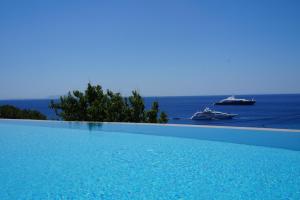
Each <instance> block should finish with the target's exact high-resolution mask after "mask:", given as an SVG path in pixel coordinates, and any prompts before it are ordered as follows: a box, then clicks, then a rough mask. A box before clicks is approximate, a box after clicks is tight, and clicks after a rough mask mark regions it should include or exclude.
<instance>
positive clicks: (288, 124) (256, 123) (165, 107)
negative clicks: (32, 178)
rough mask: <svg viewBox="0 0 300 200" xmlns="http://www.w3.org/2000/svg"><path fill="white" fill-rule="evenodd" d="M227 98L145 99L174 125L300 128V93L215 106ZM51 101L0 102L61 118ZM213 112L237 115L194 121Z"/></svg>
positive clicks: (258, 96) (54, 118)
mask: <svg viewBox="0 0 300 200" xmlns="http://www.w3.org/2000/svg"><path fill="white" fill-rule="evenodd" d="M226 97H228V96H179V97H145V98H144V100H145V104H146V108H150V106H151V103H152V102H153V101H158V102H159V105H160V110H162V111H165V112H166V113H167V114H168V117H169V122H168V123H172V124H195V125H216V126H239V127H264V128H286V129H300V94H274V95H240V96H236V97H237V98H246V99H252V98H254V99H255V100H256V104H255V105H252V106H228V105H227V106H221V105H218V106H217V105H214V103H215V102H217V101H220V100H222V99H224V98H226ZM49 103H50V99H26V100H0V105H5V104H9V105H14V106H16V107H18V108H22V109H34V110H38V111H40V112H41V113H43V114H45V115H46V116H47V118H48V119H49V120H57V119H59V118H58V117H57V116H56V115H55V113H54V111H53V110H51V109H50V108H49ZM206 107H209V108H210V109H213V110H216V111H221V112H226V113H232V114H238V116H237V117H235V118H233V119H227V120H198V121H195V120H191V119H190V117H191V116H192V115H193V114H194V113H195V112H197V111H201V110H203V109H205V108H206Z"/></svg>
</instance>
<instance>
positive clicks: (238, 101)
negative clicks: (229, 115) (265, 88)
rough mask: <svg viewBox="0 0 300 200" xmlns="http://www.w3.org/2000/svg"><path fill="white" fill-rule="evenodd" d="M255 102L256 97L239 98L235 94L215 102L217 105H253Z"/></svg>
mask: <svg viewBox="0 0 300 200" xmlns="http://www.w3.org/2000/svg"><path fill="white" fill-rule="evenodd" d="M255 102H256V101H255V100H254V99H251V100H248V99H237V98H235V97H234V96H231V97H228V98H226V99H223V100H221V101H219V102H217V103H215V105H253V104H255Z"/></svg>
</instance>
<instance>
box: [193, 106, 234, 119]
mask: <svg viewBox="0 0 300 200" xmlns="http://www.w3.org/2000/svg"><path fill="white" fill-rule="evenodd" d="M235 116H237V114H229V113H223V112H218V111H214V110H211V109H209V108H205V109H204V110H203V111H202V112H196V113H195V114H194V115H193V116H192V117H191V119H192V120H208V119H209V120H212V119H232V118H233V117H235Z"/></svg>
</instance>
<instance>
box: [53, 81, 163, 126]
mask: <svg viewBox="0 0 300 200" xmlns="http://www.w3.org/2000/svg"><path fill="white" fill-rule="evenodd" d="M50 108H51V109H54V111H55V113H56V115H58V116H59V117H61V118H62V119H63V120H66V121H99V122H104V121H107V122H146V123H158V122H159V123H167V122H168V117H167V115H166V114H165V113H164V112H161V114H160V118H158V114H159V105H158V102H153V105H152V108H151V109H150V110H148V111H147V110H145V104H144V100H143V98H142V97H141V95H140V94H139V93H138V92H137V91H132V94H131V96H129V97H128V98H125V97H122V95H121V94H120V93H114V92H112V91H110V90H107V91H106V92H104V91H103V89H102V87H101V86H100V85H96V86H93V85H91V84H90V83H89V84H88V86H87V89H86V90H85V91H84V92H81V91H78V90H75V91H73V92H69V93H68V95H65V96H61V97H60V99H59V101H58V102H54V101H53V100H52V101H51V103H50Z"/></svg>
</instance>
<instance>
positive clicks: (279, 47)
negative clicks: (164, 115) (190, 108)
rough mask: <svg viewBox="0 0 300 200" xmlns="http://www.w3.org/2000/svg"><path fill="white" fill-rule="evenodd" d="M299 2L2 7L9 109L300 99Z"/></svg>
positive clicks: (4, 92) (4, 1)
mask: <svg viewBox="0 0 300 200" xmlns="http://www.w3.org/2000/svg"><path fill="white" fill-rule="evenodd" d="M299 10H300V1H298V0H268V1H267V0H251V1H249V0H195V1H193V0H172V1H168V0H143V1H141V0H136V1H133V0H128V1H126V0H120V1H117V0H107V1H101V0H97V1H93V0H87V1H86V0H82V1H80V0H69V1H67V0H43V1H40V0H36V1H33V0H26V1H23V0H20V1H16V0H0V99H20V98H21V99H22V98H47V97H51V96H56V95H63V94H66V93H67V92H68V91H70V90H75V89H79V90H83V89H85V88H86V85H87V83H88V82H90V83H92V84H100V85H102V86H103V88H104V89H107V88H108V89H111V90H113V91H115V92H121V93H122V94H123V95H128V94H130V92H131V91H132V90H138V91H140V93H141V94H142V95H144V96H185V95H219V94H228V95H229V94H230V95H231V94H234V95H238V94H270V93H272V94H275V93H300V78H299V77H300V37H299V36H300V12H299Z"/></svg>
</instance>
